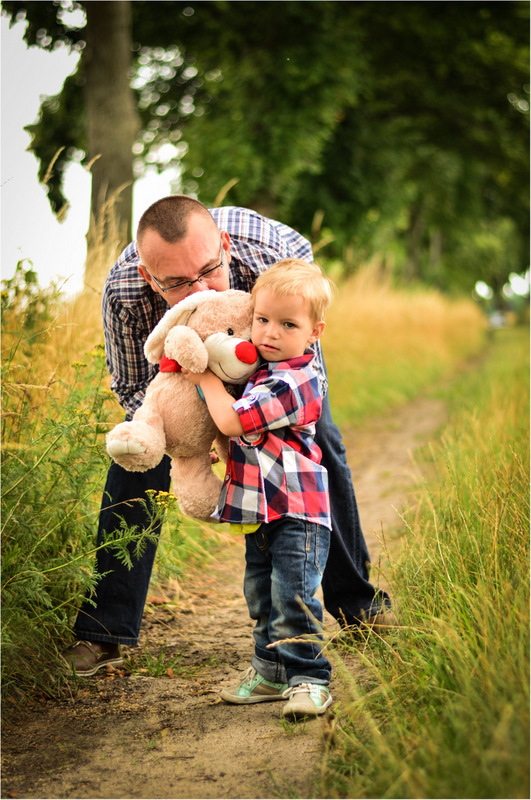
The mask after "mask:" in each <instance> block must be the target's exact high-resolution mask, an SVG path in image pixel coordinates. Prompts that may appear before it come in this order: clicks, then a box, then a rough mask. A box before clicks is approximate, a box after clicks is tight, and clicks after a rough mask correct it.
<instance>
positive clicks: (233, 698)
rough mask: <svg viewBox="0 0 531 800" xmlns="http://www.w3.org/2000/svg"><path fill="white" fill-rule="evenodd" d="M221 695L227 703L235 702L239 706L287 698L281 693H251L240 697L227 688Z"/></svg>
mask: <svg viewBox="0 0 531 800" xmlns="http://www.w3.org/2000/svg"><path fill="white" fill-rule="evenodd" d="M220 697H221V699H222V700H225V702H226V703H233V704H234V705H238V706H247V705H251V703H267V702H269V703H270V702H271V701H272V700H285V699H286V698H285V697H282V695H281V694H278V695H277V694H272V695H267V694H265V695H251V696H250V697H238V695H237V694H231V693H230V692H229V691H228V690H227V689H222V690H221V694H220Z"/></svg>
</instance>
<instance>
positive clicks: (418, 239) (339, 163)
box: [2, 0, 529, 292]
mask: <svg viewBox="0 0 531 800" xmlns="http://www.w3.org/2000/svg"><path fill="white" fill-rule="evenodd" d="M2 6H3V9H4V13H7V14H8V15H9V17H10V19H11V20H12V21H13V22H14V21H15V20H18V19H26V20H27V22H28V25H27V29H26V33H25V39H26V41H27V42H28V44H34V45H38V46H40V47H43V48H47V49H52V48H54V47H56V46H59V45H60V44H65V45H67V46H68V47H72V48H77V49H79V51H80V53H81V58H80V61H79V67H78V69H77V72H76V73H75V74H74V75H73V76H71V77H69V78H68V79H67V80H66V81H65V84H64V86H63V90H62V92H61V93H60V94H59V95H58V96H56V97H52V98H48V99H46V100H45V101H44V102H43V104H42V107H41V113H40V117H39V119H38V121H37V122H36V124H34V125H31V126H28V129H29V130H30V132H31V134H32V145H31V147H32V149H33V151H34V152H35V154H36V156H37V157H38V159H39V160H40V164H41V179H44V177H45V175H46V178H47V189H48V193H49V198H50V203H51V205H52V207H53V208H54V210H56V211H58V210H59V209H60V208H61V207H62V206H63V204H64V197H63V194H62V175H63V171H64V169H65V166H66V165H67V164H68V163H69V161H70V160H72V159H75V158H77V159H82V160H83V163H90V164H91V171H92V175H93V192H92V211H93V214H94V216H95V217H96V216H97V214H98V212H99V211H100V210H101V207H102V205H103V203H104V202H105V199H106V198H109V197H110V196H111V195H112V194H113V193H114V192H117V191H120V198H121V200H120V202H121V206H120V207H119V208H120V209H121V210H120V213H121V215H122V218H123V220H124V221H125V222H126V223H128V224H130V217H131V196H130V193H128V189H127V188H126V189H124V188H123V187H124V186H126V185H127V184H131V183H132V181H133V180H134V177H135V176H139V175H141V174H142V172H143V171H144V170H145V168H146V166H147V165H155V166H157V167H158V168H160V169H164V168H166V167H168V166H171V165H173V164H176V163H177V164H178V165H179V170H180V179H179V180H180V183H179V185H178V186H175V187H174V189H175V191H182V192H185V193H193V194H196V195H197V196H198V197H199V199H201V200H202V201H203V202H204V203H205V204H207V205H213V204H214V203H216V201H217V199H218V198H219V195H220V190H221V189H222V187H225V189H226V190H227V191H226V194H225V195H224V198H225V199H224V200H222V202H226V203H231V204H234V205H243V206H249V207H252V208H255V209H257V210H258V211H261V212H262V213H265V214H266V215H269V216H272V217H276V218H279V219H282V220H283V221H284V222H287V223H288V224H291V225H293V226H294V227H296V228H297V229H299V230H300V231H301V232H303V233H305V234H306V235H308V236H309V237H310V238H312V240H313V241H314V242H315V243H316V248H319V247H326V249H325V250H324V251H323V252H325V253H326V256H327V257H328V258H336V259H340V260H341V261H342V263H343V264H344V268H345V271H347V272H348V271H352V270H355V269H356V267H357V266H358V265H359V264H360V263H361V262H363V261H365V260H366V259H367V258H369V257H370V256H371V255H373V254H374V253H379V254H381V255H382V257H383V259H384V264H385V265H386V267H387V268H388V269H389V270H392V271H393V272H394V273H395V274H396V275H397V276H398V277H400V278H402V279H404V280H408V281H411V280H422V281H423V282H426V283H429V284H431V285H434V286H437V287H439V288H442V289H445V290H467V291H468V290H470V289H471V288H473V287H474V285H475V283H476V281H477V280H478V279H481V280H483V281H485V282H486V283H487V284H489V286H491V287H492V288H493V290H494V291H495V292H499V291H500V290H501V288H502V287H503V285H504V284H505V283H506V281H507V277H508V275H509V274H510V273H511V272H516V273H523V272H525V270H526V269H527V268H528V240H529V146H528V143H529V138H528V137H529V4H528V3H526V2H513V1H511V0H509V2H483V1H482V0H477V2H430V3H427V2H334V1H333V0H331V1H330V2H328V1H327V2H320V0H317V1H316V2H305V1H303V2H291V1H289V0H288V1H286V2H254V1H253V2H247V1H246V0H244V1H243V2H226V0H209V1H208V2H194V0H190V2H143V1H142V0H135V1H134V2H132V3H131V2H113V1H111V2H99V1H95V0H91V2H76V1H75V0H54V2H24V0H20V2H7V1H4V2H2ZM76 11H77V12H79V11H83V12H84V17H83V18H82V19H83V21H82V22H79V16H80V15H79V13H78V14H77V15H76V14H75V13H74V12H76ZM74 20H75V25H74ZM61 147H62V148H64V149H63V150H62V151H61V153H60V154H59V156H58V157H57V158H56V161H55V163H54V169H53V171H52V174H51V175H50V174H49V165H50V163H51V162H52V160H53V159H54V158H55V157H56V153H57V151H58V149H59V148H61ZM47 171H48V174H47ZM128 235H130V231H128V233H127V234H125V237H126V238H127V236H128Z"/></svg>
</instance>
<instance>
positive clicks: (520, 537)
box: [321, 329, 529, 798]
mask: <svg viewBox="0 0 531 800" xmlns="http://www.w3.org/2000/svg"><path fill="white" fill-rule="evenodd" d="M452 398H453V408H454V411H453V418H452V422H451V424H450V426H449V428H448V430H447V433H446V435H445V437H444V441H443V442H442V443H441V444H440V445H439V446H436V447H435V448H434V449H433V450H432V454H431V460H432V462H433V466H434V467H437V468H438V470H439V475H438V476H437V478H434V479H433V481H431V482H430V485H429V486H428V487H426V488H425V491H424V492H423V493H422V496H421V500H420V507H419V508H418V509H416V511H412V512H410V513H409V514H408V516H407V517H406V522H408V529H409V530H408V535H407V548H406V550H405V552H404V553H403V555H402V556H401V557H400V559H399V561H398V563H396V564H395V565H394V566H393V577H392V583H393V585H394V587H395V588H394V591H393V593H394V595H395V600H396V602H397V607H398V609H399V612H398V613H399V617H400V623H401V627H400V629H399V630H398V631H397V632H396V634H394V635H390V636H388V637H387V636H386V637H385V639H377V638H376V637H371V638H370V639H369V640H368V642H367V646H366V648H365V650H364V651H363V653H362V654H361V658H362V660H363V662H364V663H365V664H366V666H367V668H368V669H369V671H370V675H371V677H370V679H369V681H368V684H367V685H364V686H360V685H358V684H357V683H356V682H355V680H354V678H351V679H350V680H351V684H352V705H351V706H349V707H348V711H347V712H346V713H345V719H344V720H343V723H344V726H343V729H342V731H341V732H340V734H339V737H338V738H339V750H338V751H337V752H336V753H335V755H333V756H332V757H331V759H330V762H329V764H328V770H327V775H326V779H325V781H324V784H323V787H321V788H322V789H323V790H324V791H326V793H327V794H324V795H323V796H345V797H393V798H402V797H404V798H406V797H526V796H527V795H526V792H527V791H528V786H529V353H528V337H527V335H526V332H524V331H523V330H521V329H520V330H518V329H513V330H509V331H500V332H499V335H498V334H497V336H496V339H495V341H494V346H493V348H492V350H491V352H490V355H489V358H488V359H487V360H486V361H485V363H484V364H483V365H482V367H481V369H479V370H477V371H474V372H473V373H470V375H467V376H466V378H465V379H464V380H463V381H462V382H461V383H460V384H459V385H458V386H457V387H455V389H454V391H453V392H452ZM339 668H340V669H341V666H340V667H339Z"/></svg>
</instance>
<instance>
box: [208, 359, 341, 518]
mask: <svg viewBox="0 0 531 800" xmlns="http://www.w3.org/2000/svg"><path fill="white" fill-rule="evenodd" d="M314 358H315V356H314V355H313V353H307V354H305V355H303V356H299V357H298V358H292V359H290V360H289V361H284V362H272V363H269V364H265V365H264V366H263V367H262V368H260V369H259V370H258V372H257V373H256V374H255V375H254V376H253V377H252V378H251V380H250V381H249V383H248V384H247V386H246V387H245V390H244V394H243V397H242V398H241V399H240V400H237V401H236V402H235V403H234V405H233V408H234V409H235V410H236V411H237V412H238V414H239V417H240V422H241V423H242V427H243V430H244V434H243V436H240V437H232V438H231V439H230V443H229V458H228V463H227V471H226V475H225V483H224V485H223V489H222V491H221V495H220V498H219V503H218V507H217V509H216V511H215V512H214V514H213V515H212V516H213V517H214V518H215V519H219V520H220V521H222V522H231V523H241V524H244V525H248V524H253V523H257V524H261V523H263V522H271V521H272V520H274V519H280V518H281V517H296V518H297V519H303V520H305V521H307V522H315V523H317V524H319V525H324V526H325V527H327V528H331V520H330V500H329V495H328V473H327V471H326V469H325V467H323V466H321V463H320V461H321V451H320V449H319V447H318V446H317V445H316V444H315V441H314V435H315V423H316V422H317V420H318V419H319V417H320V416H321V407H322V396H321V391H320V387H319V378H318V376H317V374H316V372H315V370H314V369H313V368H312V366H311V362H312V361H313V360H314Z"/></svg>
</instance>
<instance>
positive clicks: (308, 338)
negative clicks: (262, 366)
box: [251, 287, 325, 361]
mask: <svg viewBox="0 0 531 800" xmlns="http://www.w3.org/2000/svg"><path fill="white" fill-rule="evenodd" d="M309 306H310V304H309V301H308V300H306V299H305V298H303V297H301V296H300V295H293V296H286V297H284V296H280V295H277V294H274V293H273V292H272V291H271V290H270V289H268V288H267V287H264V288H263V289H259V290H258V291H257V292H256V295H255V303H254V311H253V326H252V330H251V340H252V342H253V344H254V346H255V347H256V349H257V350H258V352H259V353H260V355H261V356H262V358H263V359H265V360H266V361H285V360H286V359H288V358H295V357H296V356H301V355H302V354H303V353H304V351H305V349H306V348H307V346H308V345H309V344H313V342H315V341H317V339H319V337H320V336H321V334H322V332H323V330H324V325H325V324H324V322H314V321H313V320H312V318H311V317H310V309H309Z"/></svg>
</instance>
